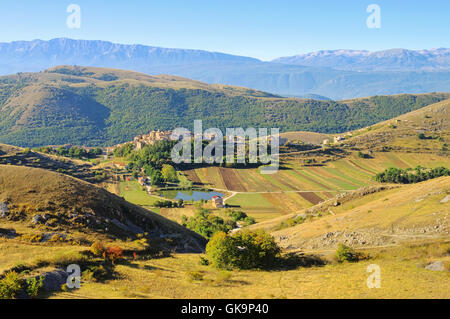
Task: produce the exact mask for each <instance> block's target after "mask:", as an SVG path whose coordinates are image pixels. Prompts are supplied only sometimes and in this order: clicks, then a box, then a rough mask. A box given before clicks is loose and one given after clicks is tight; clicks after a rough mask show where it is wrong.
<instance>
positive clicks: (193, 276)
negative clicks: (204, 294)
mask: <svg viewBox="0 0 450 319" xmlns="http://www.w3.org/2000/svg"><path fill="white" fill-rule="evenodd" d="M186 276H187V277H188V280H189V281H202V280H203V277H204V275H203V273H201V272H200V271H188V272H187V273H186Z"/></svg>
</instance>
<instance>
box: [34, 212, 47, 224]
mask: <svg viewBox="0 0 450 319" xmlns="http://www.w3.org/2000/svg"><path fill="white" fill-rule="evenodd" d="M44 222H45V219H44V217H42V215H39V214H38V215H35V216H34V217H33V219H32V220H31V223H32V224H33V225H38V224H43V223H44Z"/></svg>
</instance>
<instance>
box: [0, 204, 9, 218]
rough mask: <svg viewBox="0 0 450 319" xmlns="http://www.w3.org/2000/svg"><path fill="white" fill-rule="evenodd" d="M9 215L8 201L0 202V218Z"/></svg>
mask: <svg viewBox="0 0 450 319" xmlns="http://www.w3.org/2000/svg"><path fill="white" fill-rule="evenodd" d="M8 215H9V208H8V203H5V202H0V218H6V217H8Z"/></svg>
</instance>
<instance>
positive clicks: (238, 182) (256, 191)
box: [184, 152, 450, 221]
mask: <svg viewBox="0 0 450 319" xmlns="http://www.w3.org/2000/svg"><path fill="white" fill-rule="evenodd" d="M372 157H373V158H367V159H366V158H360V157H358V156H357V155H356V154H353V155H351V156H349V157H347V158H345V159H341V160H338V161H334V162H330V163H328V164H327V165H324V166H302V167H299V166H297V165H294V164H292V163H286V164H285V167H284V168H283V169H280V170H279V171H278V173H276V174H273V175H262V174H260V173H259V171H258V169H230V168H222V167H203V168H198V169H195V170H189V171H185V172H184V173H185V174H186V175H187V176H188V178H189V179H190V180H191V181H193V182H194V183H195V184H197V185H201V186H203V187H209V188H216V189H221V190H229V191H233V192H236V194H235V195H234V196H232V197H231V198H230V199H228V200H227V204H228V205H231V206H237V207H240V208H241V209H242V210H244V211H245V212H246V213H248V214H250V215H252V216H253V217H255V218H256V220H257V221H263V220H267V219H270V218H274V217H277V216H279V215H280V214H281V215H283V214H288V213H292V212H296V211H299V210H301V209H304V208H307V207H310V206H312V205H314V204H317V203H318V202H320V201H323V200H326V199H328V198H331V197H334V196H335V195H336V194H338V193H342V192H345V191H348V190H355V189H358V188H361V187H364V186H368V185H373V184H376V182H375V181H374V180H373V177H374V176H375V175H376V174H377V173H378V172H381V171H383V170H385V169H386V168H389V167H399V168H408V167H411V168H414V167H417V166H418V165H419V164H420V165H421V166H423V167H437V166H446V167H448V166H450V159H449V158H447V157H442V156H438V155H434V154H414V153H391V152H385V153H375V154H373V155H372Z"/></svg>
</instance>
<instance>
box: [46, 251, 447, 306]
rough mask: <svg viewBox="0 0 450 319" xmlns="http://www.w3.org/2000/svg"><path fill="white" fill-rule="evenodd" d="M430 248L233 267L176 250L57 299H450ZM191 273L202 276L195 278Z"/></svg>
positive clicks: (119, 269) (129, 267) (444, 279)
mask: <svg viewBox="0 0 450 319" xmlns="http://www.w3.org/2000/svg"><path fill="white" fill-rule="evenodd" d="M429 251H430V249H422V250H420V248H407V247H400V248H395V249H385V250H382V251H380V250H378V251H371V252H370V253H371V254H373V256H374V257H373V258H372V259H370V260H366V261H362V262H359V263H344V264H336V263H331V264H329V265H326V266H323V267H312V268H299V269H296V270H285V271H233V272H224V271H219V270H216V269H214V268H212V267H211V266H201V265H199V258H198V255H175V256H174V257H172V258H164V259H156V260H150V261H145V262H133V263H131V264H130V265H127V266H125V265H119V266H118V267H117V271H118V272H119V274H120V277H121V279H119V280H113V281H109V282H107V283H106V284H101V283H87V284H83V285H82V287H81V289H80V290H77V291H73V292H70V293H58V294H56V295H54V296H53V297H52V298H70V299H72V298H181V299H188V298H189V299H190V298H194V299H197V298H199V299H200V298H206V299H208V298H231V299H234V298H244V299H246V298H252V299H253V298H255V299H259V298H289V299H294V298H450V278H449V273H448V272H433V271H429V270H426V269H424V268H423V267H421V263H425V262H427V261H429V260H433V259H434V258H436V257H437V256H439V255H435V256H433V255H431V256H430V255H428V252H429ZM411 256H413V257H412V258H411ZM370 264H377V265H379V266H380V268H381V288H373V289H369V288H368V287H367V284H366V281H367V278H368V276H369V275H370V274H369V273H367V267H368V266H369V265H370ZM192 272H197V273H200V274H202V275H201V276H202V277H203V279H202V280H194V281H193V280H191V278H190V276H189V273H192Z"/></svg>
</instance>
